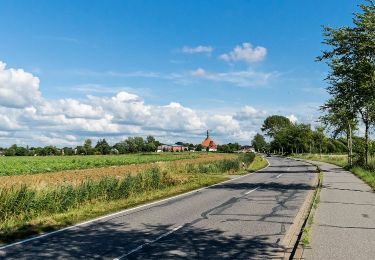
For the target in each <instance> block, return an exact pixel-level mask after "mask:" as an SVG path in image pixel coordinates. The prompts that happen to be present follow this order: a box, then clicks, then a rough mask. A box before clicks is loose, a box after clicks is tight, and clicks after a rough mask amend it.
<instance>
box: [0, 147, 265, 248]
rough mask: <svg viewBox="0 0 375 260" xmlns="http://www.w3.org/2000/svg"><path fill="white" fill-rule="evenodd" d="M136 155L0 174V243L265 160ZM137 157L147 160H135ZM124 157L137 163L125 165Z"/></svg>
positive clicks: (203, 155) (207, 181) (235, 156)
mask: <svg viewBox="0 0 375 260" xmlns="http://www.w3.org/2000/svg"><path fill="white" fill-rule="evenodd" d="M116 157H118V159H117V161H116ZM138 157H139V160H138V161H137V160H135V158H137V155H131V156H113V157H111V156H109V157H107V156H102V157H100V156H94V157H90V156H88V157H87V158H84V157H80V158H79V159H82V160H88V161H89V160H90V159H91V161H92V160H94V159H96V160H106V159H107V158H110V159H112V160H113V161H116V162H118V161H120V159H121V160H122V162H125V165H121V166H110V167H103V168H94V169H83V170H69V171H61V170H60V171H59V172H50V173H39V174H26V175H25V173H24V175H13V176H2V177H0V183H1V184H0V243H1V242H10V241H12V240H14V239H17V238H22V237H26V236H29V235H32V234H39V233H41V232H43V231H46V230H53V229H57V228H61V227H64V226H66V225H71V224H72V223H77V222H80V221H84V220H87V219H90V218H93V217H97V216H100V215H103V214H106V213H110V212H114V211H118V210H121V209H124V208H127V207H131V206H135V205H138V204H140V203H144V202H147V201H150V200H155V199H159V198H163V197H168V196H171V195H174V194H179V193H182V192H186V191H189V190H193V189H197V188H199V187H203V186H207V185H211V184H214V183H218V182H220V181H223V180H226V179H228V178H229V177H228V174H241V173H246V172H249V171H252V169H259V168H260V165H263V167H264V166H265V165H266V164H267V162H266V161H265V160H264V159H262V158H259V157H255V155H254V154H214V153H212V154H211V153H210V154H206V153H196V154H188V153H185V154H162V155H158V154H150V155H138ZM2 159H4V158H2ZM5 159H7V158H5ZM10 159H16V158H10ZM21 159H25V160H26V161H27V159H34V158H21ZM36 159H37V160H36V161H34V162H37V163H39V164H37V165H45V164H43V163H42V161H43V160H42V159H46V160H47V161H49V162H50V160H52V162H58V160H59V159H60V160H62V161H65V160H67V159H69V160H72V159H75V157H68V158H67V159H66V158H65V157H64V158H63V157H60V158H49V157H43V158H36ZM126 159H129V160H126ZM142 160H143V161H146V162H145V163H139V162H141V161H142ZM168 160H169V161H168ZM15 161H17V160H15ZM113 161H112V162H113ZM129 161H132V162H133V163H134V162H138V164H132V165H129ZM17 162H18V163H19V162H20V161H17ZM126 164H127V165H126ZM57 165H60V164H59V163H57ZM20 167H23V169H26V166H25V165H20ZM254 167H255V168H254ZM56 168H57V167H56ZM15 174H19V172H15Z"/></svg>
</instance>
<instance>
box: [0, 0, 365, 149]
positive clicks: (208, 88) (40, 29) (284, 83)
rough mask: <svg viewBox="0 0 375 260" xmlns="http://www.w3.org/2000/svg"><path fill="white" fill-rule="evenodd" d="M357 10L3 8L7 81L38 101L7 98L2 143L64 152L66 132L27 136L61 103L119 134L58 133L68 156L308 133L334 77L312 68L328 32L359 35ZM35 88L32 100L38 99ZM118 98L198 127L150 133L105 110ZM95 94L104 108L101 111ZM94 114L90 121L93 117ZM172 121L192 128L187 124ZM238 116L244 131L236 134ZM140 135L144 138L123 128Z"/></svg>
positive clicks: (249, 5) (0, 48) (126, 4)
mask: <svg viewBox="0 0 375 260" xmlns="http://www.w3.org/2000/svg"><path fill="white" fill-rule="evenodd" d="M358 3H360V1H353V0H351V1H342V0H341V1H339V0H330V1H322V0H320V1H317V0H311V1H295V0H288V1H277V0H272V1H271V0H270V1H263V0H257V1H255V0H248V1H139V0H137V1H110V0H109V1H88V0H87V1H43V0H42V1H14V0H12V1H3V0H1V1H0V24H1V25H0V28H1V29H0V32H1V40H0V61H2V62H3V63H6V68H5V69H4V71H5V70H9V69H12V68H14V69H18V70H19V69H22V70H23V71H24V72H25V73H30V74H32V76H33V77H37V78H38V79H39V83H38V89H37V94H36V95H40V96H41V97H40V100H38V101H35V100H34V101H30V102H29V103H27V104H26V103H25V104H24V105H22V106H18V107H17V108H15V107H11V106H10V105H9V103H10V102H9V100H10V96H9V95H8V96H7V97H3V100H5V98H7V99H8V100H5V101H6V102H5V101H4V102H3V103H7V104H8V105H4V104H3V109H2V110H1V111H2V113H3V117H4V118H5V116H7V117H8V119H7V120H8V121H9V123H8V127H6V128H5V127H4V129H2V130H1V129H0V133H3V134H2V135H1V134H0V141H1V140H3V143H4V144H9V143H13V142H16V143H20V144H23V143H37V144H39V143H46V142H47V143H52V142H55V141H58V138H60V137H61V133H60V132H59V131H58V130H56V129H53V130H51V131H49V132H48V131H46V130H45V129H46V128H48V127H43V129H37V130H35V134H34V135H30V134H26V133H30V129H32V128H34V127H35V126H36V125H41V124H42V123H41V122H51V120H52V121H54V122H56V118H55V119H51V118H48V119H47V118H43V119H41V117H42V116H46V115H47V114H48V115H51V113H52V112H51V111H50V112H48V113H47V112H45V110H46V109H45V107H47V106H48V105H46V104H47V103H48V104H50V103H53V102H55V104H56V102H57V101H58V100H60V101H61V102H60V101H59V102H60V103H63V104H65V103H66V102H65V103H64V101H63V100H75V101H77V102H79V105H78V109H88V110H90V109H91V110H93V111H94V110H95V108H100V109H102V110H103V111H101V112H102V113H101V114H100V113H99V112H98V111H97V112H98V114H97V117H95V120H100V118H99V114H100V115H101V116H103V117H105V116H112V118H111V119H110V120H109V119H108V120H109V121H108V124H111V123H113V124H119V126H118V127H117V128H116V127H115V128H116V129H111V130H108V129H96V130H93V131H91V130H90V129H76V128H74V129H73V128H71V127H69V126H71V124H72V122H68V123H67V124H64V125H61V126H60V128H59V129H64V131H65V132H66V133H67V134H66V136H69V138H70V139H69V138H68V139H69V140H70V141H66V142H65V143H66V144H67V145H73V144H74V142H76V143H78V142H81V140H82V138H85V137H86V136H89V137H92V138H94V139H95V137H98V136H109V137H108V138H111V137H112V139H113V141H116V140H117V139H121V138H124V137H126V136H129V135H134V134H139V135H147V134H155V135H157V136H158V137H160V138H161V139H162V140H165V141H166V142H167V141H168V142H174V141H178V140H180V139H184V140H187V141H189V140H191V141H196V140H200V139H199V138H200V133H201V132H203V135H204V131H203V129H204V128H210V129H211V131H212V132H213V135H215V133H216V135H217V138H218V140H219V141H221V142H226V141H239V142H241V143H246V142H247V143H248V142H249V141H248V139H249V138H251V136H252V135H253V134H254V133H255V132H257V131H259V126H260V123H261V121H262V120H263V119H264V117H265V116H267V115H269V114H274V113H278V114H283V115H286V116H291V115H293V116H294V117H296V118H297V119H298V121H299V122H307V123H313V122H314V120H316V117H317V115H318V112H317V107H318V106H319V105H320V104H322V103H323V102H324V100H325V99H326V98H327V95H326V94H325V92H324V89H323V88H324V86H325V83H324V81H323V79H324V77H325V74H326V73H327V68H326V66H325V65H324V64H321V63H317V62H315V57H316V56H318V55H319V54H320V52H321V50H322V49H323V48H324V46H322V45H321V41H322V27H321V26H322V25H328V26H333V27H338V26H342V25H350V24H351V19H352V13H353V12H355V11H358V7H357V4H358ZM236 46H238V52H236V51H235V48H236ZM0 84H3V86H0V87H4V84H9V85H7V86H5V87H4V88H6V87H9V88H10V85H11V84H10V83H9V81H8V83H1V82H0ZM26 85H27V84H26ZM26 85H25V87H24V89H23V91H21V92H22V93H23V94H24V93H31V92H30V91H28V89H27V86H26ZM119 92H124V93H128V94H130V95H136V96H137V100H138V101H137V102H138V103H137V104H135V107H137V106H139V103H142V104H143V105H144V106H148V107H149V109H150V110H152V111H153V110H154V108H155V110H157V109H156V108H160V107H165V106H167V105H168V104H170V103H171V102H173V103H176V104H177V103H178V104H179V105H180V106H181V107H182V108H183V109H187V110H189V111H190V110H191V111H190V112H193V113H194V114H195V115H197V117H199V120H200V121H201V122H200V123H197V122H194V124H193V125H194V126H191V127H190V126H187V127H186V129H184V127H182V128H180V129H179V128H173V127H171V129H170V130H167V127H166V126H161V125H159V124H157V123H155V125H152V124H151V127H148V126H150V122H149V121H147V120H146V119H144V118H136V119H135V120H133V121H132V120H131V118H132V117H134V114H137V112H136V111H132V114H131V115H129V116H128V117H127V118H121V120H120V118H119V117H118V116H117V115H115V114H114V113H111V112H110V111H108V110H106V109H105V108H104V106H105V105H103V100H107V99H110V98H111V97H114V96H116V94H118V93H119ZM16 94H17V93H16ZM30 95H31V94H30ZM88 95H89V96H94V97H95V99H96V100H97V102H96V103H95V104H93V103H92V98H91V99H90V98H88V97H87V96H88ZM98 99H101V101H100V102H99V101H98ZM1 100H2V99H1V97H0V107H1V105H2V104H1ZM30 100H31V99H30ZM122 101H123V100H122ZM128 101H129V100H127V101H126V102H128ZM133 101H134V100H133ZM133 101H131V100H130V101H129V102H133ZM33 102H34V103H33ZM123 102H124V101H123ZM107 103H108V102H107ZM63 104H62V105H61V104H60V105H61V106H64V105H63ZM81 105H83V107H82V106H81ZM85 105H86V107H85ZM107 105H108V104H107ZM87 106H91V108H90V107H87ZM95 106H97V107H95ZM31 107H33V108H35V110H36V112H35V113H34V114H33V116H30V117H31V118H28V119H25V118H21V119H20V114H22V112H21V111H20V109H21V110H22V109H29V110H30V108H31ZM43 108H44V110H43ZM133 108H134V106H133V107H132V108H131V109H133ZM250 108H251V109H253V110H251V109H250ZM63 110H64V108H61V109H60V110H59V111H60V112H59V113H60V114H59V113H58V112H56V111H54V112H53V113H52V114H54V115H55V116H58V115H59V116H64V117H65V118H66V119H67V120H68V119H71V118H74V119H77V120H78V119H87V120H93V118H92V117H91V118H90V117H87V116H86V115H76V114H74V115H73V114H72V113H71V114H70V115H68V114H66V111H65V110H66V109H65V110H64V111H65V112H64V111H63ZM172 110H173V109H172ZM245 110H247V112H249V111H250V110H251V111H250V112H249V113H250V114H251V115H252V117H251V116H250V115H248V116H249V117H250V118H248V119H249V120H248V121H247V123H246V122H240V121H241V120H239V119H238V118H239V116H238V114H240V113H243V111H245ZM43 111H44V112H43ZM93 111H91V112H88V113H89V114H90V113H91V114H90V115H91V116H92V114H93V113H94V112H93ZM241 111H242V112H241ZM185 112H186V111H185ZM190 112H189V113H190ZM147 113H148V112H147ZM161 113H163V112H161ZM166 113H169V112H166ZM171 113H173V112H171ZM176 113H177V112H176ZM181 113H182V112H181ZM249 113H248V114H249ZM78 114H80V113H78ZM203 114H204V116H201V115H203ZM236 115H237V117H236ZM173 116H176V118H180V117H183V116H181V115H180V114H179V113H177V114H176V115H173ZM207 116H212V117H213V116H218V118H217V120H221V124H222V127H221V128H220V127H219V126H218V127H216V126H215V125H212V124H214V123H206V122H207V120H208V119H207ZM229 116H230V117H232V119H231V120H235V121H237V122H230V123H229V121H228V120H230V119H229V118H228V117H229ZM10 117H12V118H10ZM108 118H109V117H108ZM4 120H5V119H4ZM160 120H163V118H162V117H161V118H160ZM186 120H189V119H186ZM197 120H198V119H197ZM8 121H7V122H8ZM11 121H12V122H13V121H14V122H13V124H11ZM78 121H79V120H78ZM78 121H77V122H78ZM242 121H244V120H242ZM80 122H81V121H80ZM85 122H86V121H85ZM90 123H92V124H95V122H94V121H92V122H91V121H90ZM231 123H233V124H237V123H238V125H239V126H238V127H237V126H236V127H237V128H238V129H237V132H236V133H232V132H233V131H232V130H231V129H230V128H229V129H223V128H225V125H227V126H228V127H230V124H231ZM45 124H46V123H45ZM54 124H56V123H54ZM188 124H189V123H187V122H185V123H184V122H181V125H184V126H185V125H188ZM51 125H52V123H51ZM14 126H17V127H14ZM47 126H50V125H47ZM131 126H137V127H138V128H137V129H135V128H133V129H132V130H125V129H123V127H125V128H127V127H128V128H129V127H131ZM57 128H58V127H57ZM94 128H95V127H94ZM172 128H173V129H172ZM250 128H251V129H250ZM240 132H241V133H240ZM245 132H246V133H245ZM51 134H52V135H51ZM54 135H55V137H54ZM35 136H45V138H44V139H43V140H39V139H40V138H39V139H38V138H37V139H35ZM62 142H63V143H64V141H63V140H62ZM0 146H1V143H0Z"/></svg>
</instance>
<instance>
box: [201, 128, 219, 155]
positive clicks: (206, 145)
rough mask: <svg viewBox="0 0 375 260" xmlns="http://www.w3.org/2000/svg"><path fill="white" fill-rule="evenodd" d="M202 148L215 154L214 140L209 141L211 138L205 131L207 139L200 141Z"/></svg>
mask: <svg viewBox="0 0 375 260" xmlns="http://www.w3.org/2000/svg"><path fill="white" fill-rule="evenodd" d="M202 146H203V148H204V149H207V148H208V150H209V151H212V152H216V151H217V144H215V142H214V140H212V139H211V137H210V136H209V134H208V130H207V137H206V139H204V140H203V141H202Z"/></svg>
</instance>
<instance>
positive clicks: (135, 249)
mask: <svg viewBox="0 0 375 260" xmlns="http://www.w3.org/2000/svg"><path fill="white" fill-rule="evenodd" d="M182 227H183V225H181V226H178V227H175V228H174V229H172V230H170V231H168V232H167V233H164V234H162V235H160V236H158V237H157V238H155V239H154V240H151V241H150V242H147V243H144V244H143V245H140V246H138V247H136V248H134V249H133V250H131V251H130V252H129V253H126V254H124V255H122V256H119V257H116V258H114V259H113V260H120V259H122V258H124V257H127V256H128V255H131V254H133V253H135V252H137V251H139V250H141V249H142V248H144V247H145V246H147V245H150V244H152V243H155V242H157V241H159V240H160V239H162V238H163V237H166V236H168V235H170V234H172V233H173V232H176V231H177V230H179V229H180V228H182Z"/></svg>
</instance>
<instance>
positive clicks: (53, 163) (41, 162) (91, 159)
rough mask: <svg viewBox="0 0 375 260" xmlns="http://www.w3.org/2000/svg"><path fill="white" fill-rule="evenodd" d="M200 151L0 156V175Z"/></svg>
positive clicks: (143, 160) (166, 157) (170, 157)
mask: <svg viewBox="0 0 375 260" xmlns="http://www.w3.org/2000/svg"><path fill="white" fill-rule="evenodd" d="M200 156H202V154H200V153H146V154H129V155H105V156H102V155H87V156H46V157H42V156H40V157H39V156H35V157H23V156H22V157H17V156H15V157H6V156H5V157H4V156H3V157H0V176H9V175H23V174H35V173H45V172H57V171H66V170H77V169H90V168H99V167H108V166H117V165H129V164H139V163H150V162H160V161H173V160H181V159H194V158H198V157H200Z"/></svg>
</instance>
